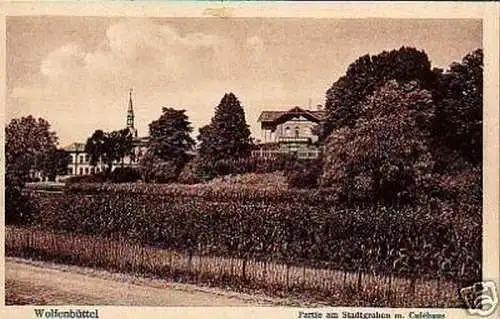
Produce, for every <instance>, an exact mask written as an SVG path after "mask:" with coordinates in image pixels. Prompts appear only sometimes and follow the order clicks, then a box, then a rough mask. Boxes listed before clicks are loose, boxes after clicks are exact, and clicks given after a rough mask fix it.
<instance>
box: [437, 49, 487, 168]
mask: <svg viewBox="0 0 500 319" xmlns="http://www.w3.org/2000/svg"><path fill="white" fill-rule="evenodd" d="M436 91H437V96H436V100H437V109H436V119H435V122H434V136H435V137H436V139H437V140H438V142H441V143H442V144H444V145H445V146H446V147H448V148H449V149H451V150H454V151H457V152H459V153H460V154H461V155H462V156H464V157H465V158H466V159H467V160H469V161H471V162H472V163H475V164H480V163H481V162H482V147H483V145H482V134H483V130H482V127H483V51H482V50H481V49H478V50H475V51H474V52H471V53H469V54H467V55H466V56H465V57H464V58H463V59H462V61H461V62H460V63H458V62H455V63H452V64H451V65H450V67H449V69H448V70H447V71H446V72H444V73H442V75H441V76H440V77H439V81H438V85H437V90H436Z"/></svg>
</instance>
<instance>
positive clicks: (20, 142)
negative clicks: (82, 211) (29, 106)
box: [5, 115, 57, 184]
mask: <svg viewBox="0 0 500 319" xmlns="http://www.w3.org/2000/svg"><path fill="white" fill-rule="evenodd" d="M56 145H57V136H56V134H55V132H53V131H51V130H50V124H49V122H47V121H46V120H44V119H43V118H38V119H35V118H34V117H33V116H31V115H29V116H27V117H22V118H20V119H12V120H11V121H10V123H9V124H8V125H7V127H6V128H5V160H6V178H7V179H9V182H10V181H14V180H17V181H18V182H20V183H21V184H22V183H23V182H25V181H26V180H27V179H28V178H29V174H30V172H32V171H34V170H41V169H43V167H44V166H45V165H46V163H45V162H44V161H45V159H46V158H47V157H48V156H47V155H48V154H49V153H50V152H53V151H55V150H56Z"/></svg>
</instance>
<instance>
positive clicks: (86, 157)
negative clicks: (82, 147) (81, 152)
mask: <svg viewBox="0 0 500 319" xmlns="http://www.w3.org/2000/svg"><path fill="white" fill-rule="evenodd" d="M88 162H89V156H88V155H85V163H88Z"/></svg>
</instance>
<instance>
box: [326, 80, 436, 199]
mask: <svg viewBox="0 0 500 319" xmlns="http://www.w3.org/2000/svg"><path fill="white" fill-rule="evenodd" d="M360 108H361V111H362V112H363V115H362V116H361V117H360V118H359V119H358V120H357V121H356V124H354V126H353V127H348V126H344V127H342V128H340V129H338V130H336V131H335V132H334V133H332V134H331V135H330V137H329V138H328V141H327V143H326V145H325V152H324V164H323V165H324V167H323V172H324V173H323V176H322V181H321V182H322V184H323V185H324V186H334V187H338V190H339V194H340V195H341V196H343V197H344V199H346V200H348V201H350V200H352V199H358V200H366V201H368V202H370V203H377V202H379V201H384V202H394V201H401V200H410V199H411V198H412V197H413V196H414V195H415V193H416V191H417V190H418V187H419V186H420V185H421V183H423V181H424V180H425V178H426V177H427V176H428V174H430V173H431V172H432V168H433V161H432V156H431V153H430V148H429V138H430V134H431V133H430V132H431V126H432V120H433V116H434V104H433V100H432V94H431V93H430V92H429V91H427V90H423V89H421V88H420V87H419V85H418V84H417V83H416V82H410V83H406V84H398V83H397V82H396V81H390V82H388V83H387V84H386V85H385V86H383V87H382V88H380V89H378V90H377V91H376V92H375V93H374V94H373V95H372V96H370V98H368V99H367V100H365V102H364V103H363V104H362V105H361V106H360Z"/></svg>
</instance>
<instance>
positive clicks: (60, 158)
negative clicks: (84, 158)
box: [39, 149, 71, 181]
mask: <svg viewBox="0 0 500 319" xmlns="http://www.w3.org/2000/svg"><path fill="white" fill-rule="evenodd" d="M39 161H40V163H42V167H41V168H40V171H41V173H42V174H43V175H44V177H47V178H48V179H49V180H50V181H53V180H55V178H56V176H57V175H66V174H67V172H68V165H69V164H70V163H71V156H70V154H69V153H68V152H66V151H65V150H63V149H53V150H51V151H49V152H47V153H43V154H40V156H39Z"/></svg>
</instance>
